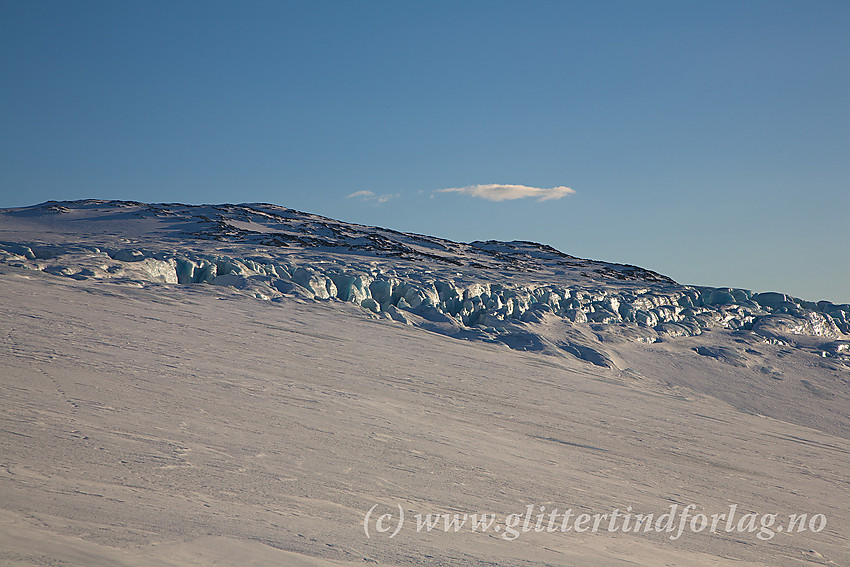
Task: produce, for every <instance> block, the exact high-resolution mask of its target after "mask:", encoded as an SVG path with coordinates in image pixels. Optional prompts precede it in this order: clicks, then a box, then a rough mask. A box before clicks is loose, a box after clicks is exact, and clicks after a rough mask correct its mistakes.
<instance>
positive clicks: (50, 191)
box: [0, 0, 850, 302]
mask: <svg viewBox="0 0 850 567" xmlns="http://www.w3.org/2000/svg"><path fill="white" fill-rule="evenodd" d="M0 73H2V77H3V88H2V89H0V206H7V207H8V206H22V205H29V204H34V203H38V202H42V201H45V200H49V199H59V200H61V199H76V198H85V197H97V198H117V199H132V200H138V201H154V202H163V201H164V202H186V203H220V202H255V201H262V202H272V203H277V204H281V205H285V206H289V207H292V208H296V209H299V210H304V211H309V212H314V213H319V214H323V215H327V216H331V217H334V218H340V219H343V220H348V221H352V222H358V223H363V224H370V225H380V226H385V227H390V228H395V229H399V230H405V231H412V232H419V233H426V234H433V235H437V236H442V237H445V238H451V239H454V240H464V241H468V240H475V239H501V240H509V239H523V240H535V241H540V242H545V243H548V244H551V245H553V246H555V247H557V248H559V249H561V250H563V251H565V252H568V253H570V254H574V255H577V256H582V257H589V258H594V259H600V260H608V261H617V262H625V263H631V264H638V265H641V266H644V267H647V268H651V269H654V270H657V271H659V272H662V273H664V274H667V275H669V276H671V277H673V278H674V279H676V280H678V281H680V282H682V283H689V284H705V285H717V286H733V287H746V288H751V289H756V290H761V291H766V290H778V291H785V292H788V293H792V294H794V295H797V296H800V297H804V298H807V299H813V300H818V299H830V300H833V301H839V302H850V252H848V246H850V244H848V243H850V228H849V227H850V190H848V189H850V187H848V186H850V183H848V182H850V3H848V2H846V1H843V0H842V1H838V2H830V1H814V2H811V1H805V2H803V1H799V2H783V1H776V0H771V1H768V2H759V1H744V2H740V1H736V2H723V1H721V2H685V1H676V2H657V1H646V2H634V1H624V2H617V1H610V2H606V1H598V2H597V1H594V2H589V1H583V2H567V1H562V2H523V3H520V2H489V1H488V2H456V1H455V2H445V3H443V2H427V3H426V2H419V3H414V2H319V1H317V2H312V1H311V2H283V1H267V2H250V1H248V2H235V1H233V2H215V1H204V2H180V1H169V2H156V1H152V2H135V1H134V2H130V1H121V2H115V1H107V2H92V1H79V2H27V1H22V0H15V1H9V0H0ZM488 184H497V185H518V186H526V187H531V188H536V189H547V190H548V189H552V188H558V187H562V188H571V189H572V190H573V192H569V191H561V192H560V193H556V194H555V193H539V192H534V191H532V190H525V189H513V190H511V189H503V190H502V193H500V195H502V196H505V195H509V196H518V195H526V196H525V197H524V198H517V199H504V200H500V201H493V200H488V199H487V198H486V197H487V196H492V193H488V192H487V189H486V188H480V187H479V188H477V189H465V190H464V191H448V192H445V191H444V192H440V191H439V190H440V189H450V188H455V189H460V188H468V187H474V186H478V185H488ZM369 193H371V194H372V195H369ZM352 194H356V195H355V196H353V197H349V195H352ZM544 196H550V197H552V198H549V199H544V200H541V197H544Z"/></svg>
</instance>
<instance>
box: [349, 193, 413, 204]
mask: <svg viewBox="0 0 850 567" xmlns="http://www.w3.org/2000/svg"><path fill="white" fill-rule="evenodd" d="M400 196H401V193H384V194H383V195H376V194H375V193H374V192H373V191H355V192H354V193H351V194H350V195H346V196H345V198H346V199H361V200H363V201H369V202H372V203H376V204H381V203H386V202H387V201H389V200H390V199H395V198H396V197H400Z"/></svg>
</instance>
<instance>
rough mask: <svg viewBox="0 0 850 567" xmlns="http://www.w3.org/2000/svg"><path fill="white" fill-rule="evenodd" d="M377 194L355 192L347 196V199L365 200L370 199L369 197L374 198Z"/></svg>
mask: <svg viewBox="0 0 850 567" xmlns="http://www.w3.org/2000/svg"><path fill="white" fill-rule="evenodd" d="M374 196H375V194H374V193H373V192H371V191H355V192H354V193H352V194H351V195H347V196H346V197H345V198H346V199H353V198H355V197H362V198H364V199H368V198H369V197H374Z"/></svg>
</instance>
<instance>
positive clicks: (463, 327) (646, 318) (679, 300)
mask: <svg viewBox="0 0 850 567" xmlns="http://www.w3.org/2000/svg"><path fill="white" fill-rule="evenodd" d="M0 263H3V264H6V265H9V266H14V267H20V268H28V269H34V270H40V271H43V272H47V273H50V274H55V275H61V276H67V277H72V278H76V279H109V280H112V281H114V282H124V283H128V284H134V285H147V284H150V283H162V284H186V285H188V284H202V283H205V284H212V285H217V286H232V287H234V288H236V289H239V290H242V291H243V292H245V293H247V294H250V295H253V296H255V297H257V298H260V299H266V300H280V299H281V298H284V297H299V298H302V299H305V300H337V301H346V302H351V303H354V304H357V305H360V306H361V307H363V308H364V309H367V310H369V311H370V312H372V313H373V314H375V316H378V317H385V318H388V319H392V320H395V321H398V322H402V323H406V324H413V325H417V326H421V327H425V328H428V329H430V330H434V331H437V332H440V333H443V334H448V335H452V336H458V337H464V338H474V339H479V340H485V341H489V342H500V343H504V344H508V345H509V346H512V347H514V348H525V349H535V350H548V351H552V352H561V353H565V352H566V353H569V354H572V355H575V356H577V357H579V358H582V359H584V360H588V361H590V362H593V363H595V364H599V365H603V366H612V365H614V364H613V362H612V361H611V360H610V358H608V357H607V356H606V353H605V351H604V348H601V347H600V344H599V341H598V340H596V339H594V336H595V335H596V336H598V335H599V332H598V331H600V330H601V329H604V332H606V333H608V334H610V333H615V334H617V335H618V336H621V337H625V338H626V339H627V340H634V341H641V342H657V341H661V340H665V339H670V338H673V337H677V336H696V335H700V334H702V333H703V332H705V331H707V330H711V329H728V330H733V331H740V332H746V333H748V335H750V336H752V337H757V338H758V339H759V340H763V341H768V342H773V343H782V344H787V345H790V346H795V347H799V348H806V349H809V350H813V351H815V352H817V353H819V354H821V355H822V356H827V357H833V358H836V359H838V360H839V361H844V362H850V351H848V347H849V346H850V336H848V335H850V305H847V304H833V303H830V302H826V301H820V302H817V303H814V302H810V301H804V300H801V299H798V298H794V297H790V296H788V295H785V294H781V293H774V292H769V293H753V292H752V291H750V290H745V289H729V288H712V287H695V286H683V285H679V284H677V283H676V282H674V281H673V280H671V279H670V278H667V277H665V276H662V275H660V274H657V273H655V272H652V271H649V270H645V269H642V268H639V267H636V266H627V265H622V264H610V263H605V262H596V261H592V260H583V259H580V258H576V257H573V256H569V255H567V254H563V253H561V252H559V251H557V250H555V249H554V248H551V247H549V246H545V245H540V244H536V243H532V242H496V241H487V242H472V243H468V244H465V243H457V242H452V241H449V240H444V239H440V238H434V237H429V236H422V235H415V234H407V233H402V232H397V231H393V230H388V229H381V228H374V227H365V226H361V225H356V224H350V223H345V222H341V221H336V220H333V219H328V218H325V217H320V216H318V215H312V214H308V213H302V212H298V211H294V210H291V209H286V208H283V207H279V206H276V205H269V204H247V205H201V206H193V205H180V204H154V205H148V204H143V203H136V202H127V201H100V200H85V201H67V202H48V203H44V204H41V205H35V206H32V207H25V208H17V209H5V210H0ZM552 320H561V321H565V322H566V321H569V323H570V325H572V326H573V327H575V332H573V331H570V332H569V333H568V335H569V336H567V337H565V338H564V340H563V341H559V342H557V343H554V344H553V343H552V342H551V341H546V340H545V339H543V338H541V336H539V335H538V334H536V333H535V332H534V325H535V324H544V323H546V322H547V321H552ZM594 333H595V335H594ZM697 352H699V351H697ZM699 354H704V355H705V356H712V357H715V358H724V359H725V360H727V362H731V363H734V360H733V359H734V357H729V356H725V355H724V354H723V353H719V354H718V353H717V352H713V351H711V350H710V349H706V350H705V352H699Z"/></svg>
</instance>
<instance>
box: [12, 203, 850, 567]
mask: <svg viewBox="0 0 850 567" xmlns="http://www.w3.org/2000/svg"><path fill="white" fill-rule="evenodd" d="M57 276H58V277H57ZM848 313H850V306H848V305H835V304H831V303H827V302H818V303H814V302H809V301H804V300H801V299H797V298H793V297H789V296H787V295H784V294H781V293H753V292H751V291H748V290H740V289H718V288H709V287H695V286H686V285H680V284H677V283H675V282H673V281H672V280H670V279H669V278H666V277H664V276H662V275H659V274H656V273H654V272H651V271H649V270H644V269H641V268H637V267H634V266H624V265H616V264H606V263H603V262H595V261H590V260H582V259H579V258H574V257H572V256H568V255H566V254H562V253H561V252H558V251H556V250H554V249H552V248H549V247H546V246H542V245H539V244H534V243H529V242H510V243H502V242H473V243H469V244H463V243H454V242H450V241H446V240H441V239H437V238H431V237H426V236H420V235H409V234H404V233H399V232H394V231H389V230H384V229H377V228H371V227H364V226H359V225H352V224H347V223H343V222H340V221H334V220H331V219H326V218H322V217H318V216H315V215H310V214H306V213H299V212H296V211H292V210H289V209H284V208H281V207H276V206H273V205H259V204H252V205H220V206H187V205H147V204H141V203H128V202H116V201H76V202H62V203H45V204H42V205H37V206H34V207H27V208H21V209H7V210H3V211H0V343H2V346H3V348H2V349H0V376H2V380H0V494H2V498H0V564H12V565H17V564H21V565H30V564H62V565H87V566H99V565H133V566H142V565H146V566H147V565H151V566H153V565H157V566H162V565H173V566H178V565H180V566H182V565H206V564H221V565H314V566H318V565H321V566H325V567H326V566H328V565H353V564H364V562H366V563H382V564H390V565H434V566H436V565H441V566H442V565H467V566H472V565H482V564H487V565H513V566H517V567H520V566H522V567H529V566H540V567H543V566H551V565H559V566H560V565H570V566H572V565H575V566H582V567H586V566H599V567H602V566H607V565H623V566H625V565H646V566H655V565H660V564H676V565H714V566H717V565H736V566H738V565H751V566H756V565H758V566H762V567H764V566H786V565H787V566H789V567H790V566H792V565H794V566H797V565H843V564H850V563H848V562H850V555H848V553H847V546H846V542H847V541H850V528H848V525H850V524H848V522H850V515H848V514H850V512H848V510H850V500H848V491H847V481H846V471H847V468H848V466H850V461H848V455H850V419H848V410H847V408H848V407H850V361H848V356H850V355H848V348H847V347H848V344H850V343H849V342H848V340H850V336H848V330H850V329H848V326H847V324H848V318H847V317H848ZM435 333H436V334H435ZM459 339H462V340H459ZM508 347H509V348H508ZM671 504H679V505H681V506H684V505H687V504H695V505H697V506H698V510H699V511H703V512H704V513H706V514H713V513H723V512H725V511H726V510H728V507H729V506H730V505H733V504H734V505H737V506H739V508H740V510H741V511H742V512H741V513H743V512H744V511H748V512H753V513H760V514H769V513H776V514H779V515H784V516H787V515H788V514H794V513H806V514H808V515H809V516H811V515H814V514H824V517H826V518H828V527H827V528H826V529H824V530H823V531H820V532H817V533H815V532H812V531H807V532H802V533H794V534H785V533H782V534H776V537H774V538H771V539H770V540H762V539H760V538H758V537H757V536H756V534H755V533H753V532H749V533H736V532H726V531H723V530H721V531H720V532H718V533H713V534H712V533H709V532H708V531H704V532H701V533H686V534H685V535H683V536H682V537H681V538H679V539H677V540H675V541H673V540H671V539H670V537H669V534H668V533H641V534H623V533H617V534H610V533H586V534H576V533H569V534H563V533H549V532H542V533H541V532H535V531H534V530H533V529H532V530H530V531H527V532H523V533H522V536H521V537H520V538H519V539H517V540H516V541H507V540H505V539H504V538H503V537H501V536H500V535H499V534H497V533H486V534H485V533H474V532H470V531H466V530H462V531H461V532H460V533H442V532H440V533H438V532H433V533H418V532H416V531H415V529H414V527H411V526H410V525H409V524H408V525H407V527H406V528H405V529H404V530H403V531H402V532H401V533H400V534H399V536H398V538H396V539H391V538H388V537H375V534H374V533H373V537H372V538H366V537H365V535H364V532H363V522H364V514H365V513H366V512H367V511H368V510H369V509H370V508H371V507H373V506H375V505H379V511H380V512H381V513H389V511H392V510H394V509H395V506H396V505H399V506H402V507H403V508H404V510H405V511H406V513H407V514H408V519H409V520H410V521H411V522H413V519H412V518H414V517H415V515H416V514H427V513H431V512H451V513H465V512H469V513H477V512H495V513H498V514H500V515H501V517H505V515H507V514H509V513H517V512H519V513H522V512H523V511H524V510H525V509H526V506H528V505H534V506H536V507H538V508H536V509H539V507H540V506H544V507H547V510H549V509H551V508H553V507H557V508H560V509H563V508H565V507H567V506H572V507H573V508H574V509H575V510H576V511H577V512H578V511H587V512H589V513H605V512H609V511H611V510H613V509H615V508H619V509H621V510H622V509H625V507H626V506H632V507H633V508H634V510H635V511H636V512H641V513H655V514H660V513H662V512H665V511H667V509H668V507H669V506H670V505H671ZM532 521H533V519H532ZM777 522H778V523H779V522H781V517H780V518H779V519H778V520H777ZM373 528H374V524H373ZM603 532H604V530H603ZM216 562H218V563H216Z"/></svg>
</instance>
